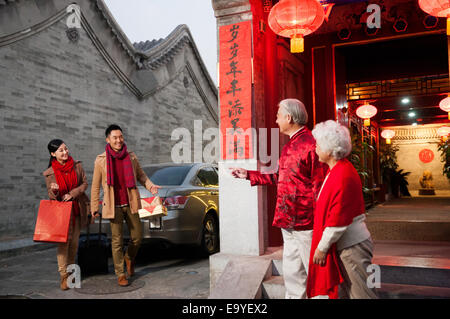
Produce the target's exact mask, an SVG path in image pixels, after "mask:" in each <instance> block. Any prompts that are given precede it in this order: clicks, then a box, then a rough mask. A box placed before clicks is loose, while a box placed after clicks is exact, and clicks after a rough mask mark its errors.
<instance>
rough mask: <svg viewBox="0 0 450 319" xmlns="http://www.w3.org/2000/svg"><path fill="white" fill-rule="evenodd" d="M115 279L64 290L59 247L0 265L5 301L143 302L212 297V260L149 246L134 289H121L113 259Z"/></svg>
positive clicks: (98, 277)
mask: <svg viewBox="0 0 450 319" xmlns="http://www.w3.org/2000/svg"><path fill="white" fill-rule="evenodd" d="M109 264H110V267H109V274H106V275H95V276H90V277H87V278H84V279H83V280H82V282H81V289H71V290H68V291H62V290H60V289H59V274H58V272H57V261H56V248H51V249H47V250H43V251H37V252H32V253H26V254H23V255H20V256H16V257H10V258H6V259H2V260H0V281H1V285H0V297H5V296H9V297H12V296H23V297H29V298H50V299H54V298H57V299H65V298H68V299H142V298H153V299H154V298H164V299H170V298H183V299H197V298H203V299H204V298H208V296H209V259H208V258H206V257H201V256H199V255H198V254H197V252H196V251H195V250H194V249H192V248H190V247H179V248H172V249H166V250H161V249H158V248H156V247H154V246H146V247H143V248H142V250H141V253H140V258H139V260H138V261H137V265H136V275H135V277H133V280H132V281H131V285H130V286H129V287H119V286H118V285H117V284H116V276H115V275H114V271H113V267H112V259H111V258H110V260H109Z"/></svg>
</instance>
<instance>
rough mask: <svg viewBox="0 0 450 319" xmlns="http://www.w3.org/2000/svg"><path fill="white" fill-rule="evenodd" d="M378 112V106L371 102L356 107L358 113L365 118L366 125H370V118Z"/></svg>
mask: <svg viewBox="0 0 450 319" xmlns="http://www.w3.org/2000/svg"><path fill="white" fill-rule="evenodd" d="M375 114H377V108H376V107H375V106H373V105H370V104H364V105H361V106H360V107H358V108H357V109H356V115H358V116H359V117H360V118H362V119H364V126H370V118H371V117H374V116H375Z"/></svg>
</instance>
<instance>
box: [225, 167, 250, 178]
mask: <svg viewBox="0 0 450 319" xmlns="http://www.w3.org/2000/svg"><path fill="white" fill-rule="evenodd" d="M229 169H230V170H231V172H230V173H231V175H232V176H233V177H235V178H243V179H245V178H247V170H246V169H244V168H238V167H230V168H229Z"/></svg>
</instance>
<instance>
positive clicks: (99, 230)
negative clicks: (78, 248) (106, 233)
mask: <svg viewBox="0 0 450 319" xmlns="http://www.w3.org/2000/svg"><path fill="white" fill-rule="evenodd" d="M98 214H99V215H100V220H99V222H98V238H99V239H100V235H101V233H102V213H98ZM88 218H89V221H88V227H87V240H86V246H87V247H89V234H90V232H89V230H90V228H91V218H92V215H91V214H89V216H88Z"/></svg>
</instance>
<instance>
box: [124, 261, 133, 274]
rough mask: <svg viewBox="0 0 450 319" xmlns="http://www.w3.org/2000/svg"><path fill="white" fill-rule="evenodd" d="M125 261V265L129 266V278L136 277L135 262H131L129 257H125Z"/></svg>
mask: <svg viewBox="0 0 450 319" xmlns="http://www.w3.org/2000/svg"><path fill="white" fill-rule="evenodd" d="M124 259H125V264H126V265H127V273H128V276H130V277H131V276H133V275H134V260H133V261H132V260H130V259H128V258H127V257H124Z"/></svg>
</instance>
